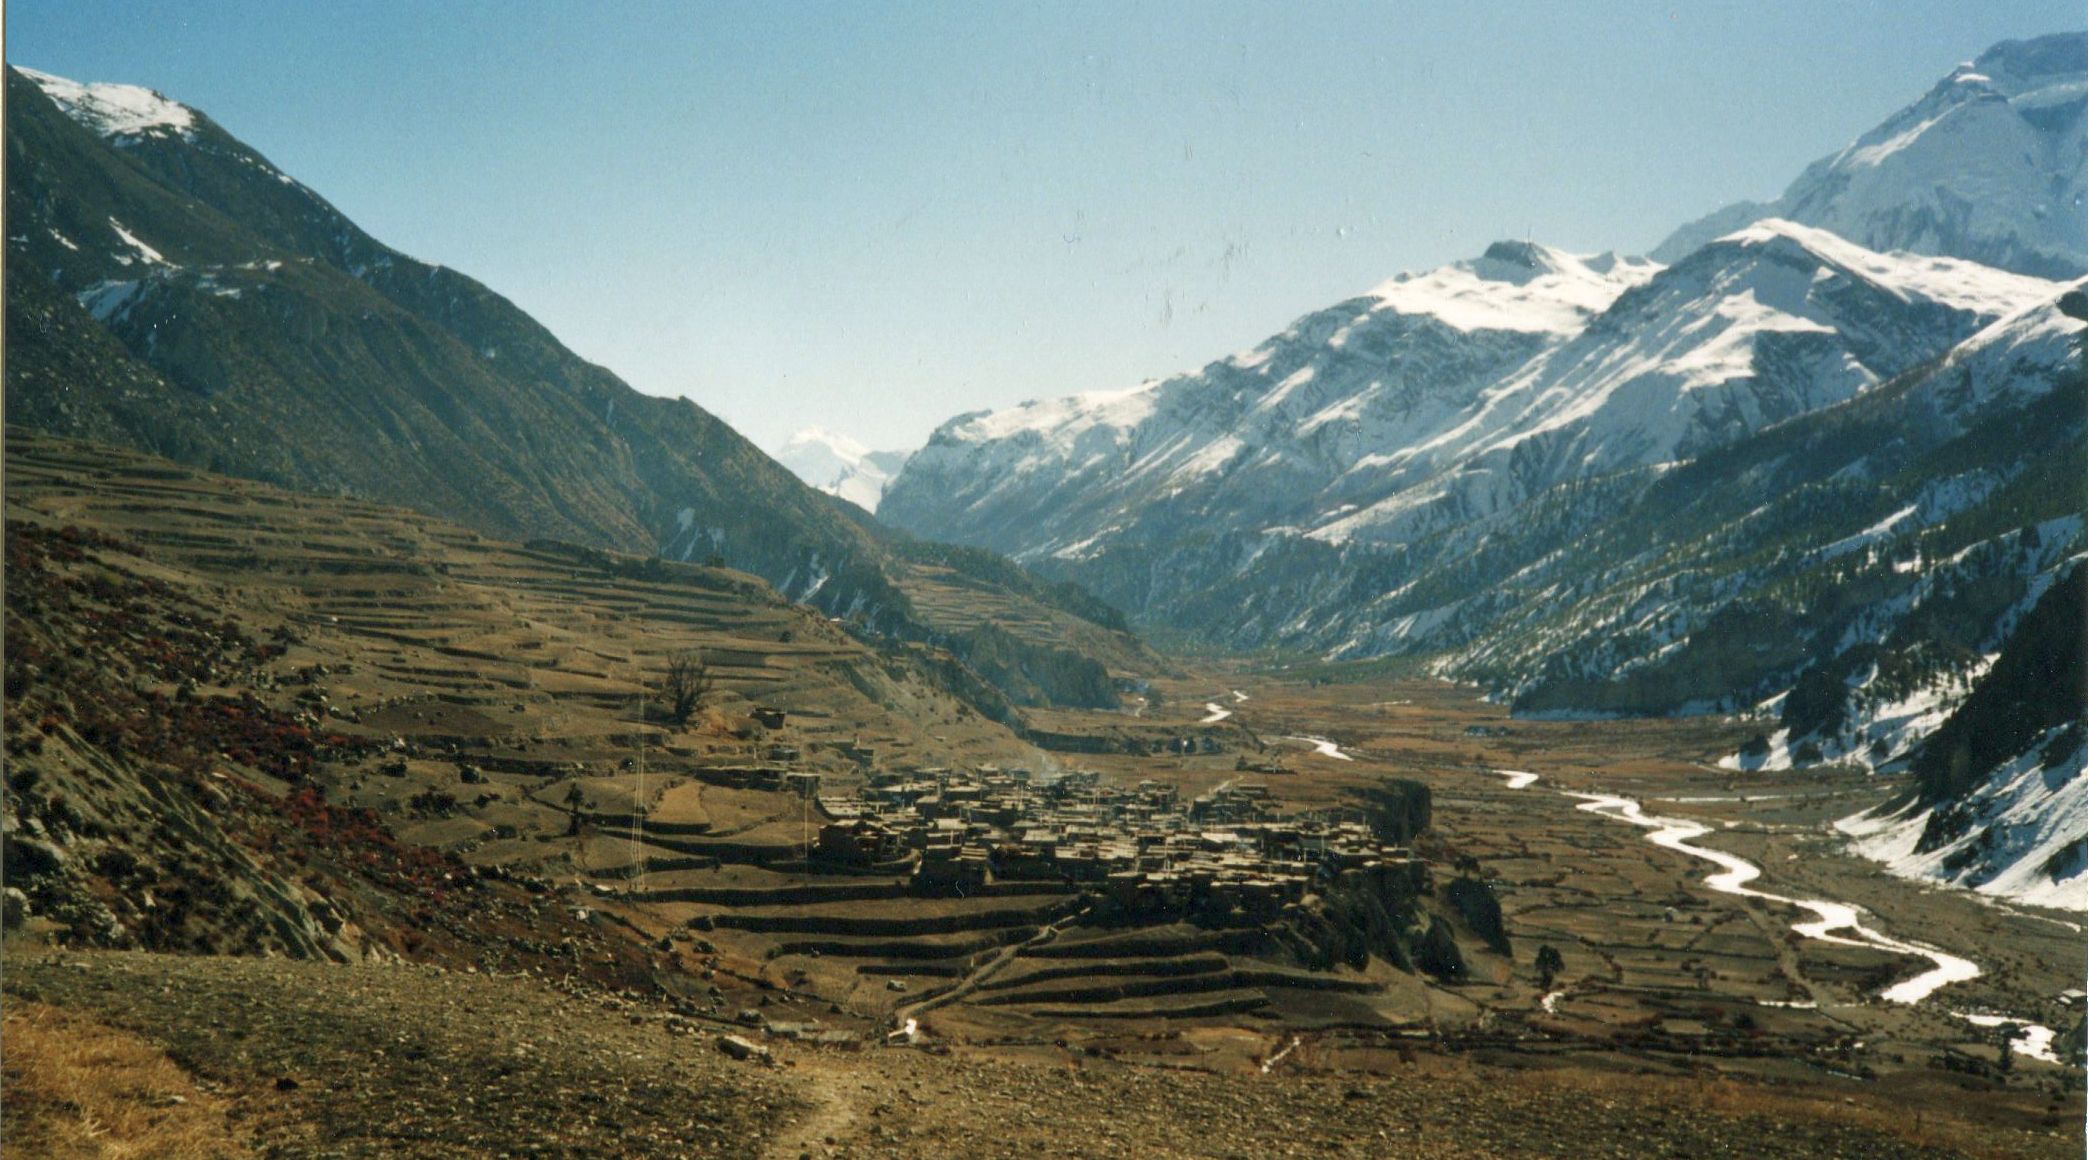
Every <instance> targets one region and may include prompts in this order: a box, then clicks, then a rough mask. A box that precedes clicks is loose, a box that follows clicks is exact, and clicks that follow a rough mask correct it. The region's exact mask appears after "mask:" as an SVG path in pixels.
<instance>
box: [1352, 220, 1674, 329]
mask: <svg viewBox="0 0 2088 1160" xmlns="http://www.w3.org/2000/svg"><path fill="white" fill-rule="evenodd" d="M1659 269H1660V266H1659V264H1658V263H1655V262H1650V261H1647V260H1646V259H1644V258H1619V257H1618V256H1616V255H1615V254H1598V255H1593V256H1581V255H1576V254H1569V253H1566V252H1565V251H1563V250H1555V249H1552V248H1551V247H1549V246H1544V245H1539V244H1538V243H1536V242H1528V241H1523V242H1516V241H1502V242H1495V243H1494V244H1493V245H1491V246H1488V247H1487V248H1486V252H1485V253H1484V254H1482V255H1480V256H1479V257H1477V258H1474V259H1471V260H1469V261H1463V262H1455V263H1452V264H1450V265H1448V266H1442V267H1439V268H1437V269H1434V270H1428V271H1425V272H1422V273H1415V274H1401V275H1399V276H1398V277H1396V278H1393V279H1392V280H1391V281H1389V282H1386V283H1383V284H1382V285H1380V286H1378V287H1377V289H1375V290H1373V291H1371V295H1372V296H1373V297H1375V298H1376V299H1377V300H1378V302H1379V309H1383V310H1395V311H1398V312H1399V313H1401V314H1418V315H1427V316H1429V317H1432V318H1435V319H1436V320H1437V321H1440V322H1442V323H1444V324H1446V325H1449V326H1452V327H1455V328H1457V329H1459V330H1467V331H1470V330H1517V331H1526V332H1531V333H1551V334H1570V333H1572V332H1573V331H1576V330H1578V329H1580V328H1581V326H1583V325H1584V324H1586V322H1587V321H1588V319H1589V318H1591V317H1593V316H1595V315H1596V314H1599V313H1601V312H1602V311H1604V310H1606V309H1608V308H1609V305H1610V303H1612V302H1614V301H1616V299H1617V296H1618V295H1620V294H1622V293H1623V292H1624V291H1626V290H1629V289H1630V288H1632V287H1633V286H1636V285H1638V284H1639V283H1641V282H1643V281H1645V280H1646V279H1647V278H1650V277H1652V276H1653V274H1654V273H1655V272H1656V271H1658V270H1659Z"/></svg>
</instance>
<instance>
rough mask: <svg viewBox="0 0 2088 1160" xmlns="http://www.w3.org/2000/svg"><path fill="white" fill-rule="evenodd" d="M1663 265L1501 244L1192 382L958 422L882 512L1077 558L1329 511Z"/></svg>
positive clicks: (1325, 315) (1395, 282)
mask: <svg viewBox="0 0 2088 1160" xmlns="http://www.w3.org/2000/svg"><path fill="white" fill-rule="evenodd" d="M1655 269H1656V267H1654V266H1653V265H1652V264H1650V263H1647V262H1644V261H1634V260H1626V259H1619V258H1617V257H1615V256H1613V255H1608V254H1605V255H1600V256H1597V257H1577V256H1574V255H1571V254H1566V253H1562V252H1560V251H1558V250H1553V249H1549V248H1547V247H1544V246H1539V245H1535V244H1532V243H1528V242H1502V243H1497V244H1496V245H1494V246H1492V247H1491V248H1489V249H1488V250H1487V251H1486V253H1485V254H1484V255H1483V256H1481V257H1479V258H1477V259H1474V260H1471V261H1466V262H1459V263H1456V264H1455V265H1451V266H1446V267H1443V268H1441V269H1438V270H1433V271H1429V272H1427V273H1423V274H1416V275H1403V276H1401V277H1398V278H1394V279H1392V280H1391V281H1389V282H1386V283H1385V284H1383V285H1381V286H1379V287H1377V288H1376V289H1375V290H1373V291H1371V292H1370V293H1367V294H1364V295H1361V296H1359V297H1356V298H1352V299H1349V300H1347V301H1344V302H1341V303H1339V304H1337V305H1335V306H1332V307H1329V308H1328V309H1326V310H1322V311H1319V312H1317V313H1314V314H1311V315H1307V316H1306V317H1304V318H1301V319H1299V320H1298V321H1297V322H1295V323H1293V324H1292V325H1291V326H1290V328H1289V329H1287V330H1285V331H1284V332H1283V333H1281V334H1278V335H1276V336H1274V337H1272V338H1270V339H1268V340H1267V341H1266V342H1263V343H1262V344H1260V345H1259V346H1257V347H1255V348H1254V349H1253V350H1251V351H1247V352H1244V353H1242V354H1238V355H1235V356H1233V357H1232V358H1229V359H1224V360H1222V361H1219V362H1215V363H1212V364H1210V365H1209V366H1207V367H1205V368H1203V369H1202V370H1201V371H1198V372H1195V373H1192V374H1185V375H1178V376H1176V377H1174V378H1171V379H1168V380H1166V381H1164V382H1151V383H1147V384H1145V385H1143V386H1139V387H1135V388H1132V389H1130V390H1127V391H1112V392H1097V393H1094V394H1088V395H1080V396H1075V397H1072V398H1068V399H1057V400H1050V401H1043V402H1032V403H1026V404H1023V405H1021V406H1019V407H1015V408H1011V409H1009V410H1007V411H1002V412H995V413H990V414H989V413H980V414H973V415H963V416H959V417H958V418H956V419H953V420H951V421H949V422H948V423H946V424H944V425H943V426H942V428H940V429H939V430H938V431H936V433H935V434H934V436H933V437H931V438H930V440H929V442H928V445H927V446H926V447H924V448H922V449H921V450H920V451H919V452H916V453H915V455H914V457H913V459H911V460H910V461H909V462H908V463H907V466H906V468H905V470H904V471H902V472H901V473H900V475H899V477H898V479H896V480H895V481H894V482H893V484H892V485H891V486H890V487H888V488H887V491H886V495H885V501H884V504H883V505H882V506H881V507H880V508H879V509H878V511H879V515H880V516H881V517H882V518H884V519H886V520H888V521H890V522H892V523H896V524H899V525H900V526H902V527H906V528H910V529H913V530H916V531H924V530H926V529H931V528H932V529H934V534H936V535H939V536H945V537H954V538H957V539H960V540H962V541H965V542H971V543H978V544H982V545H986V546H990V547H996V548H998V549H1000V550H1002V551H1008V552H1013V553H1020V554H1022V555H1024V556H1051V555H1055V556H1058V557H1061V558H1064V559H1068V560H1085V559H1091V558H1094V557H1096V556H1097V555H1099V554H1100V553H1102V552H1103V551H1104V550H1105V549H1106V548H1107V547H1108V546H1109V545H1110V544H1111V543H1113V542H1117V541H1131V540H1137V541H1152V540H1155V539H1164V538H1167V537H1175V536H1192V537H1196V536H1204V535H1208V534H1211V533H1218V532H1236V531H1248V532H1253V533H1257V534H1258V533H1259V532H1260V531H1261V530H1262V529H1263V528H1265V527H1268V526H1272V525H1278V526H1280V525H1290V524H1298V523H1312V522H1317V521H1318V518H1319V516H1320V515H1321V513H1322V512H1323V511H1324V510H1325V508H1326V507H1327V506H1329V504H1333V503H1340V502H1342V501H1340V500H1329V499H1328V498H1326V496H1325V494H1324V493H1326V492H1327V491H1328V490H1329V489H1330V488H1335V487H1337V486H1338V485H1341V484H1342V483H1343V481H1344V480H1345V479H1349V477H1351V476H1353V475H1354V473H1356V472H1357V471H1358V469H1359V466H1360V467H1361V469H1362V470H1364V471H1370V470H1372V465H1370V464H1369V463H1367V462H1366V459H1367V457H1369V456H1370V455H1372V454H1375V453H1379V452H1386V451H1390V450H1392V449H1395V448H1399V447H1405V446H1411V445H1416V444H1420V443H1424V442H1426V441H1428V440H1430V439H1434V438H1437V437H1439V436H1442V435H1443V434H1444V433H1445V432H1447V431H1449V430H1450V429H1451V428H1452V427H1454V426H1455V424H1456V423H1457V422H1458V421H1459V420H1460V418H1461V417H1462V416H1463V415H1464V414H1465V413H1466V412H1467V411H1468V409H1469V408H1470V407H1471V406H1472V405H1473V403H1474V402H1475V400H1476V399H1477V398H1478V397H1479V392H1480V391H1481V390H1482V389H1483V388H1485V387H1486V386H1488V385H1489V384H1491V383H1493V382H1494V381H1496V380H1497V379H1499V378H1500V377H1501V376H1502V375H1504V374H1506V373H1508V372H1509V371H1511V370H1513V369H1514V368H1516V367H1519V366H1521V365H1523V364H1524V363H1526V362H1528V361H1529V359H1530V358H1531V357H1532V356H1533V355H1535V354H1537V353H1538V352H1540V351H1543V350H1546V349H1548V348H1549V347H1551V346H1552V345H1554V344H1557V343H1559V342H1561V341H1563V340H1564V339H1565V338H1567V337H1568V336H1570V335H1572V334H1574V333H1576V332H1577V331H1579V330H1580V329H1581V328H1582V327H1584V326H1585V325H1586V324H1587V322H1588V320H1589V319H1590V318H1591V317H1593V316H1594V315H1596V314H1597V313H1598V312H1600V311H1601V310H1603V309H1604V308H1606V307H1608V306H1609V305H1610V304H1611V303H1612V302H1614V301H1615V300H1616V299H1617V297H1618V296H1619V295H1620V294H1623V293H1624V292H1625V291H1627V290H1629V289H1631V288H1632V287H1634V286H1637V285H1639V284H1640V283H1642V282H1644V281H1645V280H1646V279H1647V278H1648V277H1650V276H1651V275H1652V273H1653V272H1654V270H1655ZM1350 482H1351V483H1353V482H1354V481H1353V480H1351V481H1350Z"/></svg>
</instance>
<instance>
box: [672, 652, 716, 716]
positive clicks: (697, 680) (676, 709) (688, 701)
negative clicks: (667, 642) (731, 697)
mask: <svg viewBox="0 0 2088 1160" xmlns="http://www.w3.org/2000/svg"><path fill="white" fill-rule="evenodd" d="M711 683H712V682H711V672H710V662H709V661H708V660H707V659H705V657H704V655H703V654H702V653H701V652H699V651H697V650H695V649H690V650H688V651H686V652H678V653H675V654H674V655H673V656H671V657H669V658H667V689H666V692H667V714H668V716H670V717H672V718H673V719H674V723H675V725H676V726H683V725H687V724H688V723H689V717H690V716H691V715H692V714H694V713H695V712H696V710H697V709H698V708H699V707H701V706H702V704H703V701H704V698H706V697H708V696H710V692H711Z"/></svg>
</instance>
